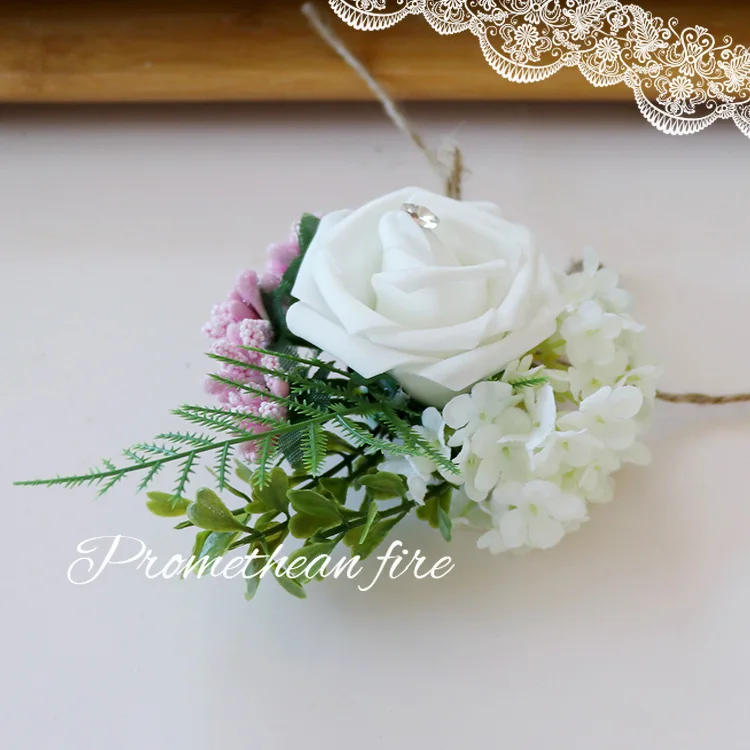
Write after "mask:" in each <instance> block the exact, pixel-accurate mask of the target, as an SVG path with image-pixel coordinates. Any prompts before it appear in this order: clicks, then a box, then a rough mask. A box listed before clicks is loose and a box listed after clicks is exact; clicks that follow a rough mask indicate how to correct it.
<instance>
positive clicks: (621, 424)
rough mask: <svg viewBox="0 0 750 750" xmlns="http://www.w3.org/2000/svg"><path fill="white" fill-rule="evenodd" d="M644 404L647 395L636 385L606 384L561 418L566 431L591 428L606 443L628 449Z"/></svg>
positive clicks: (632, 441)
mask: <svg viewBox="0 0 750 750" xmlns="http://www.w3.org/2000/svg"><path fill="white" fill-rule="evenodd" d="M642 406H643V394H642V393H641V391H640V390H639V389H638V388H636V387H635V386H632V385H624V386H621V387H619V388H615V389H613V388H611V387H610V386H604V387H603V388H600V389H599V390H598V391H596V393H593V394H592V395H591V396H589V397H588V398H585V399H584V400H583V401H582V402H581V405H580V407H579V409H578V411H574V412H569V413H568V414H564V415H563V416H562V417H560V419H559V420H558V426H559V427H560V429H562V430H587V431H588V432H589V433H590V434H591V435H593V436H594V437H596V438H598V439H599V440H600V441H601V442H602V443H604V445H606V446H607V447H609V448H612V449H613V450H617V451H624V450H626V449H628V448H630V446H631V445H633V443H634V442H635V438H636V435H637V433H638V426H637V423H636V421H635V419H634V417H635V416H636V415H637V414H638V412H639V411H640V410H641V407H642Z"/></svg>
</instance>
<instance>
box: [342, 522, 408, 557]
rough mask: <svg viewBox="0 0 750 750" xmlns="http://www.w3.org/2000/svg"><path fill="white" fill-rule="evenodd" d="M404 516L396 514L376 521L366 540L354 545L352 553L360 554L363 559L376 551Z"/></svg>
mask: <svg viewBox="0 0 750 750" xmlns="http://www.w3.org/2000/svg"><path fill="white" fill-rule="evenodd" d="M402 518H403V515H401V516H394V517H393V518H386V519H385V520H383V521H378V522H377V523H374V524H373V525H372V527H371V528H370V531H369V533H368V534H367V538H366V539H365V541H364V542H360V543H358V544H354V545H352V555H359V556H360V557H361V558H362V559H363V560H364V559H365V558H366V557H368V556H369V555H370V554H372V552H374V551H375V550H376V549H377V548H378V547H379V546H380V544H381V543H382V542H383V540H384V539H385V538H386V537H387V536H388V534H389V533H390V531H391V529H392V528H393V527H394V526H395V525H396V524H397V523H398V522H399V521H400V520H401V519H402Z"/></svg>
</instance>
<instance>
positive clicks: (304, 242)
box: [297, 214, 320, 255]
mask: <svg viewBox="0 0 750 750" xmlns="http://www.w3.org/2000/svg"><path fill="white" fill-rule="evenodd" d="M319 226H320V219H319V218H318V217H317V216H314V215H313V214H302V218H301V219H300V221H299V227H298V228H297V240H298V241H299V250H300V255H304V254H305V253H306V252H307V248H308V247H310V243H311V242H312V241H313V237H315V233H316V232H317V231H318V227H319Z"/></svg>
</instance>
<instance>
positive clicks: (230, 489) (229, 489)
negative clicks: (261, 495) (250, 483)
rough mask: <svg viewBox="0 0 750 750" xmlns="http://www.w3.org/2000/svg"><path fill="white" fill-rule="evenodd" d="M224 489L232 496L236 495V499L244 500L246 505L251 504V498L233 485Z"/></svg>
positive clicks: (225, 485) (228, 485) (227, 485)
mask: <svg viewBox="0 0 750 750" xmlns="http://www.w3.org/2000/svg"><path fill="white" fill-rule="evenodd" d="M224 489H225V490H226V491H227V492H228V493H229V494H230V495H234V496H235V497H238V498H240V500H244V501H245V502H246V503H249V502H250V498H249V497H248V496H247V495H246V494H245V493H244V492H242V491H241V490H238V489H237V488H236V487H233V486H232V485H231V484H227V483H225V484H224Z"/></svg>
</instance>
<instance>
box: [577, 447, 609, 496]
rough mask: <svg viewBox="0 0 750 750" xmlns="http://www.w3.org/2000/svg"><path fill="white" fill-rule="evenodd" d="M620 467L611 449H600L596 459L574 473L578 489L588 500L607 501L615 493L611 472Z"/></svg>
mask: <svg viewBox="0 0 750 750" xmlns="http://www.w3.org/2000/svg"><path fill="white" fill-rule="evenodd" d="M619 468H620V461H619V459H618V458H617V455H616V454H615V453H614V452H613V451H602V452H601V453H600V454H599V455H598V457H597V459H596V460H594V461H592V462H591V463H589V464H588V465H587V466H584V467H582V468H581V469H579V470H578V471H577V472H576V473H575V480H576V483H577V485H578V488H579V491H580V492H581V494H583V495H584V496H585V497H586V499H587V500H588V501H589V502H592V503H608V502H611V500H612V499H613V498H614V495H615V480H614V479H613V478H612V473H613V472H615V471H617V469H619Z"/></svg>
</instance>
